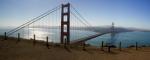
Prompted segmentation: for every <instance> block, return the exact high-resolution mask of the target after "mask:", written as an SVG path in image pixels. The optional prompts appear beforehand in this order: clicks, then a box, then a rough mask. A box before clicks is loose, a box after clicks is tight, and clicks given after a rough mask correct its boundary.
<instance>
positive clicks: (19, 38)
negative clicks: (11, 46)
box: [17, 33, 20, 42]
mask: <svg viewBox="0 0 150 60" xmlns="http://www.w3.org/2000/svg"><path fill="white" fill-rule="evenodd" d="M19 41H20V33H18V39H17V42H19Z"/></svg>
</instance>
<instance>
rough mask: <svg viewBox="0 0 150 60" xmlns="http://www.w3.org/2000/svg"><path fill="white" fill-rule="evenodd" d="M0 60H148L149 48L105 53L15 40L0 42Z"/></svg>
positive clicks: (125, 49) (87, 48)
mask: <svg viewBox="0 0 150 60" xmlns="http://www.w3.org/2000/svg"><path fill="white" fill-rule="evenodd" d="M0 60H150V47H142V48H139V49H138V50H136V49H135V48H124V49H122V51H119V50H118V49H117V48H113V49H111V52H110V53H108V52H107V48H105V49H104V51H101V50H100V48H95V47H86V50H83V49H82V47H70V48H64V46H59V45H50V46H49V49H48V48H47V47H46V43H44V42H37V43H36V44H33V41H32V40H21V41H20V42H17V40H16V39H8V40H3V39H1V40H0Z"/></svg>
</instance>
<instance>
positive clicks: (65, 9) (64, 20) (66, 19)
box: [60, 3, 70, 44]
mask: <svg viewBox="0 0 150 60" xmlns="http://www.w3.org/2000/svg"><path fill="white" fill-rule="evenodd" d="M60 42H61V44H64V43H66V44H69V43H70V3H67V4H62V7H61V41H60Z"/></svg>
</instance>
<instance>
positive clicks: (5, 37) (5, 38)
mask: <svg viewBox="0 0 150 60" xmlns="http://www.w3.org/2000/svg"><path fill="white" fill-rule="evenodd" d="M4 40H7V36H6V32H5V33H4Z"/></svg>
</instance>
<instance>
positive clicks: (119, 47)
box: [119, 42, 122, 51]
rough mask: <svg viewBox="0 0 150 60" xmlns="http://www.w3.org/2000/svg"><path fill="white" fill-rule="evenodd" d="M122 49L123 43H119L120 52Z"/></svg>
mask: <svg viewBox="0 0 150 60" xmlns="http://www.w3.org/2000/svg"><path fill="white" fill-rule="evenodd" d="M121 48H122V47H121V42H120V43H119V50H120V51H121Z"/></svg>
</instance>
